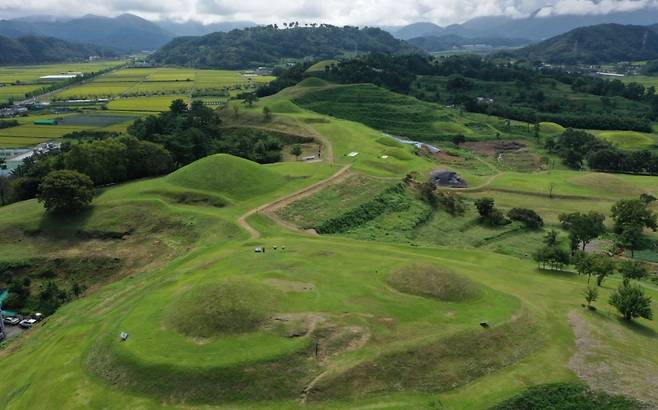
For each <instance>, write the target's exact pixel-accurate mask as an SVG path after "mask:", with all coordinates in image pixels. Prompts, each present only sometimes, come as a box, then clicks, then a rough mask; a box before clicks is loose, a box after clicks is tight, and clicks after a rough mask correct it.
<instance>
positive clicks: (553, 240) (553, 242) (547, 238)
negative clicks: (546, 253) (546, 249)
mask: <svg viewBox="0 0 658 410" xmlns="http://www.w3.org/2000/svg"><path fill="white" fill-rule="evenodd" d="M543 242H544V244H545V245H546V246H557V244H558V242H557V231H556V230H555V229H551V230H550V231H548V232H546V234H545V235H544V239H543Z"/></svg>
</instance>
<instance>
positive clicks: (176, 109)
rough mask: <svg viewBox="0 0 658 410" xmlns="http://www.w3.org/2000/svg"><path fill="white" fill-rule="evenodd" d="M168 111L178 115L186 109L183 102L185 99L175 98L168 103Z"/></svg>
mask: <svg viewBox="0 0 658 410" xmlns="http://www.w3.org/2000/svg"><path fill="white" fill-rule="evenodd" d="M169 111H170V112H171V113H172V114H174V115H180V114H182V113H184V112H185V111H187V104H185V101H183V100H181V99H180V98H177V99H175V100H174V101H172V102H171V104H170V105H169Z"/></svg>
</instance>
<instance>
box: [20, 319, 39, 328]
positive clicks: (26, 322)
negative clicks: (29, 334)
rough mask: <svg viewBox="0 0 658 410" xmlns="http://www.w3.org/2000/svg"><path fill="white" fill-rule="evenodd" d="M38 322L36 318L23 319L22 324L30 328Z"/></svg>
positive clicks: (23, 326)
mask: <svg viewBox="0 0 658 410" xmlns="http://www.w3.org/2000/svg"><path fill="white" fill-rule="evenodd" d="M36 323H37V320H36V319H23V320H21V323H20V326H21V327H22V328H24V329H29V328H31V327H32V326H34V325H35V324H36Z"/></svg>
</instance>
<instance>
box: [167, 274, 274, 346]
mask: <svg viewBox="0 0 658 410" xmlns="http://www.w3.org/2000/svg"><path fill="white" fill-rule="evenodd" d="M276 302H277V293H276V292H275V291H274V290H273V289H272V288H271V287H268V286H265V285H261V284H258V283H253V282H249V281H246V280H239V279H230V280H223V281H221V282H219V283H216V284H213V285H210V286H208V285H204V286H200V287H197V288H194V289H192V290H191V291H189V292H187V293H186V294H184V295H183V296H182V297H181V298H180V299H178V300H177V301H175V302H174V303H173V304H172V305H171V307H170V309H169V312H167V314H166V316H165V324H166V325H167V326H168V327H170V328H172V329H175V330H176V331H178V332H180V333H182V334H184V335H185V336H189V337H200V338H208V337H213V336H217V335H220V334H234V333H245V332H250V331H254V330H256V329H258V328H259V327H260V326H261V325H263V324H264V323H265V322H266V321H267V320H268V319H269V317H270V316H271V315H272V312H273V311H274V310H275V309H274V308H275V306H276Z"/></svg>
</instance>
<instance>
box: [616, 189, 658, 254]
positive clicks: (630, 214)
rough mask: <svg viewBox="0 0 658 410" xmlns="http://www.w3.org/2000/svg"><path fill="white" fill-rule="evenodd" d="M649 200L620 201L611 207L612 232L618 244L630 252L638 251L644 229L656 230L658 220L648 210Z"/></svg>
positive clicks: (642, 239)
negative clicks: (613, 223) (616, 236)
mask: <svg viewBox="0 0 658 410" xmlns="http://www.w3.org/2000/svg"><path fill="white" fill-rule="evenodd" d="M650 203H651V201H650V198H648V197H644V198H641V199H622V200H620V201H617V202H616V203H615V204H614V205H613V206H612V219H613V220H614V221H615V226H614V231H615V233H616V234H617V235H618V240H619V243H620V244H621V245H622V246H624V247H625V248H628V249H630V250H631V257H635V250H636V249H640V248H641V247H642V245H643V242H644V235H643V231H644V228H649V229H652V230H653V231H656V230H658V218H657V216H656V214H655V213H654V212H653V211H651V210H650V209H649V204H650Z"/></svg>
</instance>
